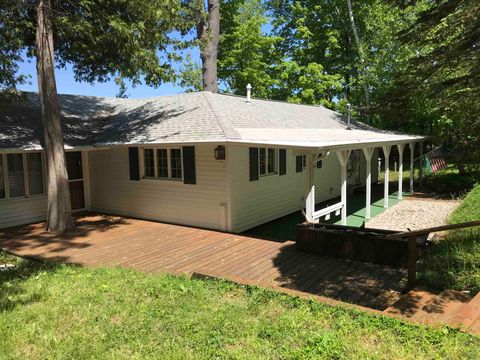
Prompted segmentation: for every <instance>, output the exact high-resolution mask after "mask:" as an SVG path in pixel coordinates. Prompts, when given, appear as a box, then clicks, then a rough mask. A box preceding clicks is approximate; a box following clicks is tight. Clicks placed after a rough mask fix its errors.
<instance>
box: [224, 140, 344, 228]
mask: <svg viewBox="0 0 480 360" xmlns="http://www.w3.org/2000/svg"><path fill="white" fill-rule="evenodd" d="M227 154H228V161H229V171H230V174H229V175H230V191H231V200H230V208H231V219H232V223H231V231H233V232H240V231H244V230H247V229H249V228H252V227H254V226H257V225H260V224H263V223H265V222H268V221H270V220H273V219H276V218H278V217H281V216H284V215H287V214H290V213H292V212H294V211H297V210H300V209H302V208H303V207H304V206H305V199H304V192H305V181H306V170H304V171H303V172H301V173H296V172H295V154H294V152H293V150H291V149H287V174H286V175H282V176H279V175H271V176H265V177H261V178H260V179H259V180H257V181H250V180H249V151H248V146H241V145H231V146H229V147H228V152H227ZM314 171H315V187H316V189H315V192H316V194H315V200H316V202H317V203H318V202H322V201H325V200H328V199H330V198H333V197H336V196H338V195H339V194H340V163H339V161H338V159H337V156H336V154H335V153H333V152H332V154H330V156H328V157H327V158H326V159H325V160H324V161H323V167H322V169H315V170H314Z"/></svg>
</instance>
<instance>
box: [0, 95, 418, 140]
mask: <svg viewBox="0 0 480 360" xmlns="http://www.w3.org/2000/svg"><path fill="white" fill-rule="evenodd" d="M24 98H25V99H24V100H23V101H21V102H17V103H13V104H10V105H8V106H7V107H6V108H5V109H2V110H0V149H1V148H3V149H16V148H21V149H32V148H38V147H40V146H41V144H42V143H43V141H42V139H43V135H42V125H41V111H40V102H39V97H38V94H35V93H25V96H24ZM59 99H60V108H61V118H62V126H63V131H64V139H65V145H66V146H67V147H79V146H93V145H114V144H115V145H117V144H147V143H166V142H168V143H183V142H227V141H232V142H247V143H249V142H250V143H277V144H285V145H292V146H323V145H322V144H326V143H328V142H331V143H332V144H334V143H335V144H340V143H352V142H362V141H363V140H365V141H380V142H381V141H393V140H403V141H405V140H409V139H412V140H413V139H416V138H418V137H411V136H407V135H399V134H394V133H391V132H385V131H380V130H377V129H374V128H372V127H369V126H367V125H365V124H362V123H359V122H353V123H352V128H353V129H354V130H347V129H346V121H345V118H344V117H342V116H341V115H340V114H339V113H337V112H334V111H331V110H328V109H326V108H324V107H321V106H310V105H298V104H289V103H284V102H277V101H268V100H258V99H253V100H252V101H251V102H250V103H248V102H246V99H245V98H243V97H238V96H231V95H223V94H213V93H210V92H197V93H189V94H180V95H172V96H163V97H155V98H147V99H117V98H102V97H92V96H78V95H60V96H59Z"/></svg>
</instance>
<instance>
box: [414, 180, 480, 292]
mask: <svg viewBox="0 0 480 360" xmlns="http://www.w3.org/2000/svg"><path fill="white" fill-rule="evenodd" d="M479 204H480V184H479V185H477V186H476V187H474V188H473V190H472V191H471V192H470V193H469V194H468V195H467V196H466V197H465V199H464V200H463V201H462V203H461V204H460V206H459V207H458V208H457V209H455V211H454V212H453V213H452V215H451V216H450V218H449V222H450V223H460V222H466V221H474V220H480V206H479ZM422 266H423V268H422V270H421V272H420V279H421V280H423V281H424V282H426V283H427V284H429V285H430V286H433V287H436V288H451V289H456V290H469V291H471V292H472V293H478V292H479V291H480V227H476V228H470V229H464V230H457V231H451V232H449V233H448V234H447V235H446V236H445V238H443V239H441V240H439V241H437V242H436V243H434V244H433V246H432V247H431V248H430V249H429V250H428V251H427V253H426V256H425V257H424V259H423V260H422Z"/></svg>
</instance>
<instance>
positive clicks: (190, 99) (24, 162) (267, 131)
mask: <svg viewBox="0 0 480 360" xmlns="http://www.w3.org/2000/svg"><path fill="white" fill-rule="evenodd" d="M60 104H61V116H62V122H63V128H64V137H65V148H66V151H67V162H68V173H69V178H70V180H69V181H70V190H71V198H72V207H73V208H74V209H75V210H93V211H97V212H103V213H111V214H118V215H126V216H132V217H138V218H145V219H151V220H158V221H164V222H171V223H177V224H185V225H191V226H196V227H204V228H211V229H218V230H224V231H230V232H241V231H244V230H247V229H249V228H252V227H254V226H257V225H259V224H262V223H265V222H267V221H270V220H273V219H275V218H278V217H281V216H284V215H287V214H289V213H292V212H294V211H298V210H299V209H302V208H305V209H306V216H307V218H308V219H309V220H310V221H317V220H318V219H321V218H322V217H324V216H327V215H328V214H330V213H333V212H341V213H342V219H343V220H345V219H346V207H347V206H348V204H347V201H346V199H347V196H346V195H347V186H360V185H362V186H365V185H366V188H367V191H366V194H367V195H366V204H369V203H370V184H371V182H373V181H376V180H377V177H378V174H377V166H373V167H372V166H371V160H372V158H374V159H375V158H377V157H378V154H377V152H378V150H379V148H382V147H383V149H384V151H385V152H386V153H387V154H388V153H389V150H390V148H391V147H392V146H398V148H399V150H400V154H402V153H403V149H404V147H405V145H407V144H408V145H409V146H411V147H414V146H415V143H417V142H419V141H422V137H419V136H411V135H405V134H396V133H392V132H386V131H380V130H378V129H375V128H372V127H369V126H367V125H365V124H362V123H359V122H355V121H352V123H351V124H350V126H349V125H348V124H347V121H346V119H345V118H344V117H342V116H341V115H340V114H339V113H336V112H334V111H331V110H328V109H326V108H324V107H321V106H309V105H297V104H289V103H284V102H277V101H267V100H258V99H250V98H249V97H248V98H244V97H238V96H231V95H222V94H213V93H210V92H198V93H190V94H181V95H174V96H166V97H156V98H148V99H138V100H137V99H116V98H99V97H86V96H73V95H61V96H60ZM40 116H41V115H40V108H39V99H38V95H36V94H32V93H27V94H25V100H24V101H21V102H18V103H14V104H11V105H9V106H8V107H7V108H6V109H4V110H2V111H1V112H0V228H5V227H9V226H14V225H19V224H26V223H31V222H36V221H40V220H43V219H44V218H45V213H46V204H47V199H46V195H45V182H46V179H45V160H44V155H43V152H42V145H41V144H42V138H43V136H42V131H41V118H40ZM412 154H413V152H412ZM412 156H413V155H412ZM400 169H402V159H400ZM399 186H401V182H400V184H399ZM385 192H386V194H388V182H386V186H385ZM399 193H400V196H401V191H400V192H399ZM340 194H341V201H340V202H339V203H338V204H335V205H333V206H330V207H329V208H327V209H323V210H320V211H315V209H314V204H315V203H319V202H323V201H326V200H328V199H332V198H335V197H337V196H338V195H340ZM385 201H386V202H385V206H388V197H386V198H385ZM368 209H369V207H367V216H368Z"/></svg>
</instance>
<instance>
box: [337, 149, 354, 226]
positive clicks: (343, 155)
mask: <svg viewBox="0 0 480 360" xmlns="http://www.w3.org/2000/svg"><path fill="white" fill-rule="evenodd" d="M350 153H351V150H340V151H337V156H338V160H339V161H340V165H341V171H340V176H341V178H340V181H341V184H342V187H341V202H342V204H343V206H342V225H347V163H348V158H349V157H350Z"/></svg>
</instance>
